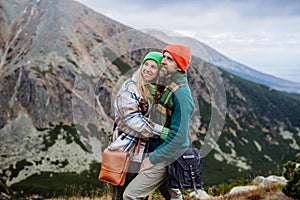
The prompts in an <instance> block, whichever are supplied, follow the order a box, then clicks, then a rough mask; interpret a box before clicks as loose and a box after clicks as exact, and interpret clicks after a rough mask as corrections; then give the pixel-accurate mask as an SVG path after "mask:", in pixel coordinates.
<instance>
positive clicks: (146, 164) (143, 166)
mask: <svg viewBox="0 0 300 200" xmlns="http://www.w3.org/2000/svg"><path fill="white" fill-rule="evenodd" d="M153 166H154V165H153V164H152V163H151V162H150V159H149V157H147V158H145V159H144V160H143V162H142V164H141V167H140V170H139V173H140V172H142V171H145V170H146V169H150V168H152V167H153Z"/></svg>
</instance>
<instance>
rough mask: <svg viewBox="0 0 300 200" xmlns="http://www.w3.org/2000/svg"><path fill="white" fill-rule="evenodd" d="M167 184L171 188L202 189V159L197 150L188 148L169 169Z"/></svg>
mask: <svg viewBox="0 0 300 200" xmlns="http://www.w3.org/2000/svg"><path fill="white" fill-rule="evenodd" d="M167 172H168V177H167V183H168V187H170V188H178V189H194V190H195V192H196V194H198V192H197V188H201V187H202V159H201V156H200V152H199V150H198V149H197V148H187V149H186V150H185V151H184V153H183V154H182V155H181V156H180V157H178V159H177V160H175V161H174V162H172V163H171V164H170V165H168V167H167Z"/></svg>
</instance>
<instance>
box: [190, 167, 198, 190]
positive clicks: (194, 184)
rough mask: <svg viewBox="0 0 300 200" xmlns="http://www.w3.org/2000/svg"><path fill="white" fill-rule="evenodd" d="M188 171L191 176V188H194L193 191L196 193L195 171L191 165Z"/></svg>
mask: <svg viewBox="0 0 300 200" xmlns="http://www.w3.org/2000/svg"><path fill="white" fill-rule="evenodd" d="M190 173H191V178H192V184H193V188H194V191H195V193H196V195H198V190H197V187H196V181H195V178H196V177H195V172H194V171H193V165H190Z"/></svg>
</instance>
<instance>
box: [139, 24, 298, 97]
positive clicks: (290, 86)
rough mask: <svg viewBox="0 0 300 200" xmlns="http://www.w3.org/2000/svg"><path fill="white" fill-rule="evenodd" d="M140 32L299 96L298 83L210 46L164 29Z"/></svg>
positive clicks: (241, 75)
mask: <svg viewBox="0 0 300 200" xmlns="http://www.w3.org/2000/svg"><path fill="white" fill-rule="evenodd" d="M141 31H143V32H145V33H147V34H149V35H151V36H153V37H156V38H158V39H161V40H162V41H164V42H166V43H174V42H179V41H180V43H182V44H186V45H188V46H191V49H192V52H193V54H194V55H195V56H197V57H199V58H201V59H203V60H205V61H206V62H209V63H212V64H214V65H216V66H218V67H220V68H222V69H224V70H226V71H228V72H230V73H232V74H234V75H236V76H239V77H242V78H244V79H246V80H250V81H252V82H255V83H259V84H263V85H266V86H268V87H271V88H273V89H276V90H279V91H285V92H289V93H297V94H300V83H297V82H293V81H289V80H285V79H283V78H278V77H276V76H274V75H270V74H267V73H263V72H260V71H258V70H255V69H252V68H250V67H248V66H246V65H243V64H241V63H238V62H236V61H234V60H232V59H230V58H228V57H226V56H225V55H223V54H221V53H220V52H218V51H217V50H215V49H213V48H211V47H210V46H208V45H206V44H204V43H203V42H200V41H198V40H196V39H194V38H190V37H187V36H184V35H180V34H179V33H176V32H173V31H171V30H164V29H160V30H159V29H152V28H147V29H142V30H141Z"/></svg>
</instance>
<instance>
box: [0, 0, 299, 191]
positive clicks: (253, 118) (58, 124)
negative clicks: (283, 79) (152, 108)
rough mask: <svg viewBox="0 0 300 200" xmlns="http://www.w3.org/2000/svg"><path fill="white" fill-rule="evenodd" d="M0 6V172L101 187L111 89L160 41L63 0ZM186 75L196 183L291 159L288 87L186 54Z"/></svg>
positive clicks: (66, 185) (12, 183) (23, 187)
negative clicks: (197, 162)
mask: <svg viewBox="0 0 300 200" xmlns="http://www.w3.org/2000/svg"><path fill="white" fill-rule="evenodd" d="M0 10H1V12H0V13H1V15H0V24H1V26H0V27H1V28H0V58H1V64H0V76H1V79H0V82H1V83H0V91H1V97H0V128H1V129H0V178H1V181H2V182H3V183H4V184H5V185H6V186H8V187H9V188H11V189H12V190H15V191H23V192H24V191H26V192H28V193H30V192H33V193H41V192H43V194H47V195H48V196H50V197H51V195H55V194H56V195H57V194H60V193H63V192H66V191H69V190H72V187H71V186H70V185H73V186H74V185H75V186H76V185H80V187H84V188H83V191H92V190H98V189H100V190H105V187H104V185H103V184H101V183H99V182H98V181H97V173H98V172H99V162H101V152H102V150H103V148H104V147H105V146H106V145H107V141H108V136H107V135H109V134H110V133H111V129H112V124H113V118H112V117H113V116H112V110H111V103H112V99H113V97H114V94H115V93H116V91H117V90H118V88H119V86H120V84H121V83H122V82H123V81H124V79H125V78H126V77H128V75H130V73H132V71H133V70H134V69H135V68H134V67H137V66H139V64H140V62H141V58H142V57H143V55H144V54H145V53H146V52H148V51H149V50H153V49H162V48H163V47H164V46H165V45H166V44H165V43H164V42H162V41H159V40H157V39H156V38H154V37H151V36H149V35H147V34H145V33H142V32H140V31H137V30H134V29H131V28H130V27H126V26H124V25H122V24H120V23H118V22H116V21H113V20H111V19H109V18H107V17H105V16H103V15H101V14H99V13H95V12H94V11H92V10H91V9H88V8H86V7H84V6H82V5H81V4H79V3H77V2H75V1H71V0H63V1H58V0H49V1H46V0H41V1H32V0H21V1H11V0H9V1H8V0H5V1H1V2H0ZM188 76H189V83H190V86H191V88H192V91H193V98H194V100H195V103H196V111H195V114H194V115H193V120H192V124H191V133H192V134H193V135H194V139H195V141H194V145H195V146H196V147H198V148H199V149H201V153H202V155H203V164H204V166H203V181H204V185H212V184H218V183H220V182H224V181H227V180H229V179H234V178H238V177H252V178H253V177H254V176H256V175H257V174H259V175H261V174H264V175H267V174H271V173H280V170H281V168H282V165H283V163H285V162H286V161H287V160H292V159H294V155H295V154H296V152H299V149H300V147H299V145H300V144H299V141H300V130H299V127H300V120H299V116H300V97H299V96H298V95H293V94H288V93H284V92H279V91H276V90H273V89H271V88H268V87H266V86H263V85H260V84H255V83H253V82H250V81H247V80H244V79H242V78H239V77H237V76H235V75H233V74H230V73H228V72H226V71H224V70H222V69H221V68H218V67H216V66H215V65H213V64H211V63H209V62H206V61H204V60H201V59H200V58H197V57H196V56H193V59H192V63H191V65H190V68H189V71H188ZM45 180H47V183H48V184H47V185H45V184H44V182H45ZM68 189H69V190H68ZM49 191H51V192H49ZM102 192H103V191H102Z"/></svg>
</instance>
